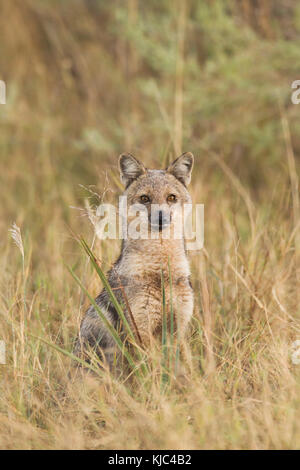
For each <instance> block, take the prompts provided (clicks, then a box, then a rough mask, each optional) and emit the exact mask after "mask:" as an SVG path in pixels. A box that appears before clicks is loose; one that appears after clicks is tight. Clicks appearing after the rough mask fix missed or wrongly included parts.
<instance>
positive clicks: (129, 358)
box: [67, 267, 140, 378]
mask: <svg viewBox="0 0 300 470" xmlns="http://www.w3.org/2000/svg"><path fill="white" fill-rule="evenodd" d="M67 268H68V270H69V272H70V274H71V276H72V277H73V278H74V279H75V281H76V282H77V283H78V285H79V286H80V287H81V289H82V290H83V291H84V293H85V295H86V296H87V297H88V299H89V301H90V302H91V304H92V305H93V307H94V308H95V310H96V312H97V313H98V315H99V316H100V318H101V320H102V321H103V323H104V324H105V326H106V327H107V329H108V330H109V332H110V334H111V335H112V337H113V339H114V340H115V343H116V344H117V346H118V348H119V349H120V350H121V353H122V354H123V355H124V356H125V357H126V359H127V361H128V363H129V364H130V366H131V367H132V368H133V370H135V373H136V375H137V376H138V377H139V378H140V376H139V372H138V370H137V366H136V364H135V362H134V360H133V358H132V356H131V354H130V353H129V351H128V350H127V348H126V347H125V345H124V342H123V341H122V340H121V338H120V337H119V335H118V332H117V330H116V329H115V328H114V327H113V326H112V324H111V323H110V322H109V321H108V320H107V318H106V317H105V315H104V314H103V312H102V310H101V309H100V307H99V305H98V304H97V302H96V301H95V299H94V298H93V297H92V296H91V295H90V294H89V292H88V291H87V289H86V288H85V287H84V285H83V284H82V282H81V281H80V279H79V278H78V276H76V274H75V273H74V271H73V270H72V268H70V267H67Z"/></svg>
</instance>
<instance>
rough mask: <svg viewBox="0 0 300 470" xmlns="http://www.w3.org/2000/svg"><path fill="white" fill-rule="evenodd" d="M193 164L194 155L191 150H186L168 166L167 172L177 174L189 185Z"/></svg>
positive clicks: (178, 177)
mask: <svg viewBox="0 0 300 470" xmlns="http://www.w3.org/2000/svg"><path fill="white" fill-rule="evenodd" d="M193 165H194V155H193V154H192V153H191V152H186V153H183V154H182V155H180V157H178V158H176V160H174V162H173V163H171V165H169V166H168V168H167V173H170V174H171V175H173V176H175V178H177V179H178V180H179V181H180V182H181V183H183V184H184V186H188V185H189V184H190V181H191V174H192V170H193Z"/></svg>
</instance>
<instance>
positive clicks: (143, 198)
mask: <svg viewBox="0 0 300 470" xmlns="http://www.w3.org/2000/svg"><path fill="white" fill-rule="evenodd" d="M140 200H141V202H142V203H143V204H147V203H148V202H150V197H149V196H147V195H146V194H142V196H141V197H140Z"/></svg>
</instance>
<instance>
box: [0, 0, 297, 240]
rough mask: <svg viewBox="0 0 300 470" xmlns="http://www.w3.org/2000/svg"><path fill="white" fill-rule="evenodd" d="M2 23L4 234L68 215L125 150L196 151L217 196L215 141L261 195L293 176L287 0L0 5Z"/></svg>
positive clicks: (293, 42)
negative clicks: (288, 148) (288, 151)
mask: <svg viewBox="0 0 300 470" xmlns="http://www.w3.org/2000/svg"><path fill="white" fill-rule="evenodd" d="M0 30H1V42H0V79H2V80H4V81H5V82H6V86H7V104H6V105H5V106H1V108H0V125H1V134H0V158H1V172H0V185H1V186H0V187H1V199H2V204H1V219H0V220H1V221H0V230H1V233H2V234H3V231H4V232H5V231H6V225H7V222H8V221H10V220H15V219H16V220H18V221H19V223H21V222H23V221H24V219H25V218H26V223H27V224H29V223H30V222H32V223H33V224H34V226H33V227H32V228H33V229H34V231H36V235H38V234H39V235H40V234H42V233H43V230H45V224H44V221H43V216H42V214H45V213H47V216H48V217H49V222H53V218H54V219H55V218H56V217H59V218H61V219H63V220H65V221H70V217H71V214H72V211H70V210H68V209H67V208H68V205H69V204H73V205H76V201H75V200H74V198H75V199H77V202H78V200H79V199H78V198H79V197H80V192H78V184H79V183H80V184H84V185H86V184H100V189H101V185H102V180H101V178H103V174H104V173H105V171H106V170H108V171H110V170H113V169H115V168H116V164H117V156H118V154H119V153H120V152H123V151H130V152H132V153H134V154H135V155H136V156H137V157H140V158H141V159H144V160H145V161H146V163H147V164H148V165H149V166H151V165H152V166H154V165H160V164H164V163H165V160H166V159H170V158H172V157H173V156H176V155H177V154H179V153H180V152H181V151H192V152H194V154H195V156H196V159H197V164H196V171H197V177H198V179H197V181H199V184H200V183H201V182H206V181H209V182H210V186H211V187H214V189H215V191H218V190H219V189H218V188H219V183H220V185H221V182H220V181H219V180H220V175H221V176H222V173H219V172H218V169H216V165H215V163H213V161H212V158H211V156H210V155H209V152H206V149H207V150H212V151H214V152H217V153H218V154H219V155H221V156H222V158H223V159H224V161H225V162H226V164H227V165H228V166H229V167H230V168H231V170H232V171H233V172H234V173H235V174H236V175H237V176H238V177H239V178H241V181H242V183H243V184H244V185H245V186H246V187H247V188H248V189H249V190H250V191H251V194H252V196H253V197H254V198H255V200H257V201H258V202H260V201H261V199H264V196H266V193H265V189H266V186H269V187H272V188H273V187H274V184H276V181H277V180H276V178H277V177H278V174H280V173H282V172H286V175H287V178H288V168H287V161H286V159H285V158H284V157H283V153H285V142H284V136H283V132H282V124H281V115H280V109H279V105H281V106H282V107H283V108H284V112H285V113H286V115H287V116H288V120H289V127H290V133H291V137H292V141H293V148H294V152H295V154H296V155H298V154H299V149H300V137H299V135H300V132H299V130H300V111H299V107H297V106H296V105H293V104H292V103H291V91H292V90H291V83H292V82H293V81H294V80H295V79H297V78H299V73H300V71H299V69H300V48H299V40H300V36H299V35H300V5H299V2H297V1H296V0H273V1H269V0H261V1H255V0H241V1H234V0H231V1H224V0H215V1H203V2H199V1H193V0H182V1H170V0H159V1H158V0H157V1H156V0H152V1H150V2H141V1H139V0H128V1H117V0H112V1H110V2H107V1H104V0H72V1H71V0H64V1H63V2H62V1H55V0H51V1H47V0H12V1H9V2H8V1H5V0H1V1H0ZM297 158H298V157H297ZM99 182H100V183H99ZM220 190H221V189H220ZM72 215H73V214H72Z"/></svg>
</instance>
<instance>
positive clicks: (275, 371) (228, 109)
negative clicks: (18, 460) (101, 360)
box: [0, 0, 300, 449]
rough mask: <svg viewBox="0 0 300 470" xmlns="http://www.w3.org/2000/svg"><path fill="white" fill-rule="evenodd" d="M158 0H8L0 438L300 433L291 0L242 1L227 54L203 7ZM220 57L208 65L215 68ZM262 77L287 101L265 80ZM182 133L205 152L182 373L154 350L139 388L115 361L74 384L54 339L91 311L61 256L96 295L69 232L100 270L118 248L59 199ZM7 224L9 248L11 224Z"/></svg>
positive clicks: (31, 444)
mask: <svg viewBox="0 0 300 470" xmlns="http://www.w3.org/2000/svg"><path fill="white" fill-rule="evenodd" d="M105 3H106V2H105ZM154 3H155V5H154V4H153V11H152V9H151V8H150V7H149V9H148V10H147V8H145V10H146V11H142V12H141V9H140V10H138V2H135V1H131V2H128V5H127V3H126V5H125V3H124V2H123V4H122V2H117V1H116V2H115V5H114V7H115V8H112V7H111V6H107V7H104V6H99V5H100V4H101V2H99V4H98V3H93V2H85V1H83V0H82V1H77V2H76V5H75V6H74V7H73V8H70V7H69V5H68V2H63V6H58V2H57V8H53V7H52V4H51V2H46V1H45V2H44V1H43V2H42V1H36V2H34V1H30V0H26V1H25V0H23V1H17V0H16V1H14V2H1V3H0V8H1V13H2V14H1V15H0V23H1V24H0V27H1V30H2V31H3V38H4V43H3V44H4V46H5V47H4V51H5V53H4V54H2V53H1V55H0V65H1V71H2V70H3V71H4V72H3V77H0V79H4V80H5V81H6V82H7V92H8V97H7V104H6V105H5V106H2V105H1V107H0V123H1V136H0V158H1V172H0V185H1V186H0V187H1V190H0V191H1V205H0V234H1V238H0V265H1V274H0V292H1V294H0V339H3V340H5V342H6V344H7V365H6V366H1V365H0V448H5V449H16V448H30V449H40V448H43V449H54V448H63V449H73V448H84V449H87V448H88V449H95V448H97V449H111V448H117V449H136V448H138V449H149V448H157V449H166V448H175V449H176V448H178V449H187V448H188V449H204V448H205V449H212V448H217V449H221V448H225V449H245V448H250V449H274V448H276V449H284V448H288V449H295V448H297V447H299V442H300V406H299V405H300V394H299V379H300V366H299V365H295V364H293V363H292V361H291V351H292V343H293V342H294V341H295V340H297V339H299V337H300V331H299V313H300V311H299V278H300V266H299V259H300V258H299V250H300V246H299V193H298V174H297V172H298V168H299V162H298V160H297V158H298V155H299V150H300V143H299V137H298V135H299V133H297V130H298V129H299V107H298V108H297V106H293V105H291V104H289V103H288V104H286V103H285V101H284V100H285V99H286V98H287V97H288V96H289V92H290V90H289V88H288V87H289V85H290V82H291V81H292V80H290V78H293V79H296V78H299V77H296V76H294V75H293V74H294V73H295V68H293V67H295V65H293V64H294V62H293V60H292V59H293V58H295V57H298V58H299V48H298V49H296V48H294V42H293V39H294V37H295V34H296V32H295V30H294V29H293V28H294V27H292V26H291V25H290V22H289V21H290V16H289V14H288V9H287V10H286V12H285V14H284V15H283V18H282V19H280V18H279V19H278V18H277V16H276V15H277V13H276V12H277V10H276V11H275V12H273V13H270V14H273V15H274V17H273V20H274V22H275V24H276V25H277V26H276V27H275V28H274V29H272V28H273V26H272V25H273V23H272V22H271V21H269V20H268V16H266V17H264V16H263V12H259V14H261V20H260V21H258V25H257V24H256V20H255V17H254V16H253V15H252V14H251V2H243V5H244V6H245V11H244V12H243V15H244V16H243V19H242V20H241V19H239V20H237V23H238V24H239V21H244V22H246V24H245V25H244V32H245V36H244V37H243V40H245V41H246V43H245V44H244V47H245V49H247V54H245V53H244V52H241V53H240V54H239V51H238V50H236V49H234V48H233V51H234V52H232V54H233V58H234V60H232V59H231V56H230V55H229V56H226V51H225V52H224V51H223V50H221V49H220V50H219V49H218V47H219V46H217V45H216V44H211V43H210V44H209V46H208V45H207V43H206V40H205V39H206V38H207V37H209V34H210V32H209V30H206V29H205V27H207V28H208V27H209V25H210V23H209V21H210V17H209V14H208V11H207V10H206V9H205V8H204V7H201V8H200V7H199V12H196V7H195V4H194V3H193V2H188V1H186V2H184V3H185V6H184V7H182V8H181V10H180V14H181V15H185V17H184V18H183V17H181V18H176V17H175V18H174V17H173V16H172V15H173V14H174V11H173V8H172V5H171V3H170V2H164V3H163V7H159V6H158V4H156V2H154ZM216 3H218V4H222V2H216ZM274 3H276V5H277V4H278V5H279V4H280V2H274ZM88 5H89V6H88ZM90 5H94V7H93V8H95V10H93V8H92V7H91V6H90ZM124 5H125V6H124ZM246 5H248V9H247V8H246ZM127 8H128V12H129V20H128V21H129V23H128V24H131V25H132V24H136V25H139V22H141V16H143V15H144V16H143V21H144V22H143V23H142V26H143V27H141V28H140V29H135V28H132V29H131V28H128V25H127V23H126V21H127V20H126V21H125V20H124V15H125V14H127V13H128V12H127ZM159 8H162V11H159ZM289 8H292V7H289ZM90 9H91V10H90ZM223 13H224V12H223ZM238 14H239V13H238V12H235V15H238ZM151 15H153V16H151ZM156 15H157V16H156ZM247 15H248V16H249V18H248V16H247ZM125 16H126V15H125ZM221 16H222V15H221ZM126 18H127V17H126ZM154 18H156V19H157V21H158V22H159V21H162V22H163V24H164V28H170V31H175V32H176V31H177V33H176V34H175V33H174V34H175V36H173V37H172V36H168V35H166V36H164V37H161V36H160V32H159V31H158V30H156V29H155V27H154V26H153V28H154V29H153V30H151V31H152V33H153V35H154V36H153V38H152V39H151V40H150V39H149V37H148V29H147V25H148V26H149V24H150V25H154V24H156V23H155V22H154ZM79 19H80V21H79ZM8 20H9V21H8ZM25 20H26V21H25ZM202 20H203V28H204V29H202V30H201V31H200V33H199V34H200V36H199V37H200V39H201V41H200V39H199V37H198V35H197V34H198V32H199V31H198V29H197V24H198V23H199V24H201V21H202ZM248 20H249V26H247V21H248ZM281 20H282V22H283V23H282V25H283V26H282V29H284V30H285V31H287V30H288V31H289V34H287V33H286V34H287V36H288V37H285V38H282V37H281V36H280V24H281V23H280V21H281ZM168 21H170V23H169V22H168ZM197 22H198V23H197ZM276 22H277V23H276ZM116 24H118V26H119V29H118V28H116ZM157 24H158V25H159V23H157ZM214 24H215V31H214V34H218V31H219V32H220V34H221V33H222V31H226V32H227V33H226V34H227V36H228V37H229V38H231V39H230V40H232V41H233V44H234V47H235V44H236V43H235V42H234V40H237V39H238V34H239V33H238V31H239V29H238V28H237V29H234V27H233V26H232V25H231V23H230V21H229V19H228V18H227V17H226V16H224V30H223V29H222V28H223V19H222V18H221V17H220V18H219V20H218V16H215V23H214ZM29 25H30V27H29ZM99 25H101V27H99ZM176 25H177V29H176ZM206 25H208V26H206ZM287 25H288V26H287ZM182 27H184V28H186V31H185V33H186V34H185V35H182V34H181V28H182ZM231 27H232V28H233V30H232V31H233V32H231V29H230V28H231ZM248 27H249V29H247V28H248ZM193 28H194V29H193ZM218 28H219V29H218ZM251 28H252V29H251ZM168 31H169V29H168ZM278 31H279V32H278ZM179 33H180V34H179ZM194 34H196V36H197V39H196V37H195V36H194ZM231 34H232V37H231ZM227 36H226V37H227ZM279 36H280V37H279ZM169 37H170V38H171V39H169ZM198 39H199V41H200V43H198V42H197V41H198ZM169 40H170V41H171V45H172V44H173V43H174V44H175V45H176V44H177V45H178V47H177V48H176V47H175V48H174V50H173V49H172V47H170V44H169V43H168V41H169ZM192 40H194V42H193V48H192V46H191V52H190V53H188V52H184V51H185V50H187V44H190V43H191V41H192ZM228 40H229V39H228ZM151 41H152V42H151ZM224 41H225V39H224ZM133 45H134V46H136V47H133ZM1 47H2V46H1ZM220 47H221V46H220ZM222 47H223V46H222ZM284 47H286V49H284ZM277 48H278V49H277ZM145 51H146V52H145ZM155 51H156V53H157V56H155ZM280 51H281V55H280ZM144 52H145V54H146V57H145V56H144V55H143V54H144ZM150 53H151V54H152V55H151V54H150ZM194 53H195V54H196V53H197V54H198V55H197V57H196V56H195V55H193V54H194ZM153 54H154V56H153ZM218 54H220V56H219V55H218ZM222 54H225V55H222ZM297 54H298V56H297ZM150 56H151V57H150ZM263 56H264V57H267V58H268V60H267V61H265V60H264V61H260V59H259V58H261V57H263ZM287 56H289V57H290V59H291V61H290V62H288V59H286V57H287ZM211 57H212V59H213V62H214V61H215V62H214V63H215V66H216V69H215V70H214V71H213V69H212V65H211V66H208V67H206V65H207V63H209V62H210V61H211ZM220 57H221V58H220ZM275 58H276V60H275ZM196 59H197V60H196ZM219 59H220V61H219V62H218V60H219ZM239 60H240V61H241V63H240V62H239ZM285 60H286V62H285ZM157 61H160V62H159V65H157ZM164 61H165V62H164ZM197 61H199V62H197ZM272 61H274V62H272ZM266 62H268V66H267V67H266V66H265V63H266ZM254 63H255V68H252V66H251V64H254ZM298 63H299V62H298ZM131 64H133V67H130V65H131ZM216 64H217V65H216ZM224 64H225V65H226V66H228V69H229V71H230V72H228V75H227V74H226V73H227V72H226V69H225V65H224ZM238 64H240V66H239V65H238ZM249 64H250V70H249V71H247V66H248V65H249ZM159 66H161V69H159ZM168 67H169V68H170V70H169V69H168ZM210 67H211V68H210ZM218 67H219V68H218ZM236 67H237V69H238V71H237V72H236ZM99 71H100V72H101V73H99ZM187 72H189V77H187ZM219 73H220V75H218V74H219ZM235 73H237V75H234V74H235ZM96 78H97V79H96ZM237 78H240V80H241V87H239V86H240V82H238V81H237ZM245 79H247V80H249V82H246V83H247V86H249V87H250V89H251V92H250V93H249V96H248V95H247V93H245V88H244V80H245ZM147 80H148V81H147ZM231 80H233V81H234V83H235V85H234V87H235V88H230V86H231V85H232V82H231ZM153 81H154V82H155V83H156V85H155V86H154V85H153V83H154V82H153ZM266 81H269V84H270V86H271V87H274V88H276V93H277V92H278V93H279V96H280V100H281V101H282V102H284V103H285V104H284V105H280V106H278V94H275V95H269V94H268V92H267V91H266V90H265V89H264V88H263V83H264V82H266ZM170 82H171V85H170ZM249 84H250V85H249ZM286 84H287V85H286ZM227 86H228V87H229V88H227ZM256 86H257V88H256ZM197 87H198V88H197ZM251 87H252V88H251ZM284 87H287V91H284ZM228 89H230V90H231V94H228ZM106 91H107V92H106ZM255 93H261V95H259V100H257V101H256V100H255V99H253V96H255ZM264 93H265V94H264ZM197 100H199V102H201V106H200V108H201V109H202V112H203V115H201V113H200V114H199V109H197V107H196V103H197ZM214 100H215V101H214ZM297 113H298V115H297ZM174 129H177V131H178V129H179V131H178V132H176V133H174ZM182 146H183V147H184V150H191V151H193V152H194V153H195V155H196V165H195V172H194V177H193V180H192V184H191V192H192V197H193V200H194V202H201V203H204V204H205V249H204V250H202V252H201V253H197V254H196V253H195V254H191V266H192V280H193V285H194V288H195V295H196V307H195V313H194V318H193V322H192V327H191V331H190V334H189V337H188V338H187V342H186V351H185V363H186V368H187V380H186V383H184V384H176V383H172V384H171V386H169V387H167V389H166V390H162V388H161V384H160V381H159V380H158V377H159V373H160V365H159V362H157V363H156V365H155V364H154V366H153V369H152V371H151V372H150V373H149V376H148V378H147V381H146V384H137V383H135V381H131V382H130V381H128V382H124V383H121V382H118V381H115V380H114V379H113V378H112V377H110V376H109V374H107V373H105V374H104V377H103V378H102V379H98V378H95V377H86V378H84V379H83V380H76V381H72V380H71V379H70V374H71V376H72V367H73V365H72V361H71V360H70V358H68V357H67V356H65V355H64V354H62V353H61V352H59V351H57V350H55V349H53V348H51V347H50V346H49V345H48V344H47V343H51V344H56V345H58V346H60V347H62V348H63V349H66V350H68V351H71V349H72V342H73V340H74V338H75V336H76V334H77V331H78V327H79V322H80V318H81V317H82V315H83V312H84V309H85V307H86V306H87V301H86V300H85V299H84V298H83V297H82V293H81V292H80V289H79V288H78V286H77V285H76V283H75V282H74V280H73V279H72V277H71V276H70V274H69V272H68V270H67V269H66V267H65V264H67V265H69V266H72V268H73V269H74V271H75V272H76V273H77V274H78V275H79V276H80V278H81V279H82V280H83V282H84V284H85V285H86V286H87V287H88V290H89V292H90V293H91V295H96V294H97V293H98V292H99V290H100V288H101V287H100V285H99V280H98V278H97V277H96V276H95V274H94V273H93V272H92V270H91V268H90V266H89V264H87V260H86V257H85V255H84V253H83V252H82V250H81V249H80V247H79V246H78V244H77V243H76V242H75V241H74V238H73V236H72V231H71V230H70V228H69V227H71V228H72V230H73V231H74V232H75V233H80V234H83V235H84V236H85V237H86V238H87V239H88V240H89V241H90V243H91V244H92V243H93V249H94V251H95V252H96V253H97V256H98V257H99V258H100V259H101V261H102V267H103V268H104V269H106V268H108V267H109V266H110V265H111V263H112V262H113V261H114V260H115V258H116V256H117V255H118V252H119V244H118V242H114V241H105V242H99V240H94V239H93V230H92V226H91V224H90V223H89V221H88V218H87V217H83V214H84V212H83V211H78V210H75V209H71V208H70V206H76V207H84V198H85V197H87V196H88V197H89V198H90V203H91V204H96V203H97V196H96V195H95V194H93V193H92V192H87V191H86V190H84V189H83V188H82V187H79V184H83V185H85V186H88V185H96V187H92V188H91V190H92V191H93V192H99V193H100V194H103V193H104V192H105V199H106V200H112V201H113V200H114V201H115V200H116V197H117V194H118V193H119V191H120V187H119V185H118V175H117V171H116V159H115V157H114V159H112V155H115V156H116V157H117V155H118V153H120V152H121V151H123V150H131V151H132V152H133V153H136V155H137V156H139V157H140V158H142V159H144V161H145V162H146V164H147V165H149V166H160V165H163V164H164V163H165V162H166V161H167V160H168V159H170V158H172V154H173V148H178V149H180V148H181V147H182ZM106 175H107V180H106ZM107 182H108V184H109V190H107ZM14 221H16V223H17V226H19V227H21V237H22V238H20V234H19V233H18V231H16V230H17V229H16V227H15V234H16V235H17V236H18V237H17V239H18V246H15V244H14V243H13V241H12V239H11V234H10V233H9V232H8V230H9V229H10V228H11V227H12V224H13V222H14ZM20 247H22V249H23V250H24V258H23V256H22V250H21V252H20ZM37 338H41V339H37Z"/></svg>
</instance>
